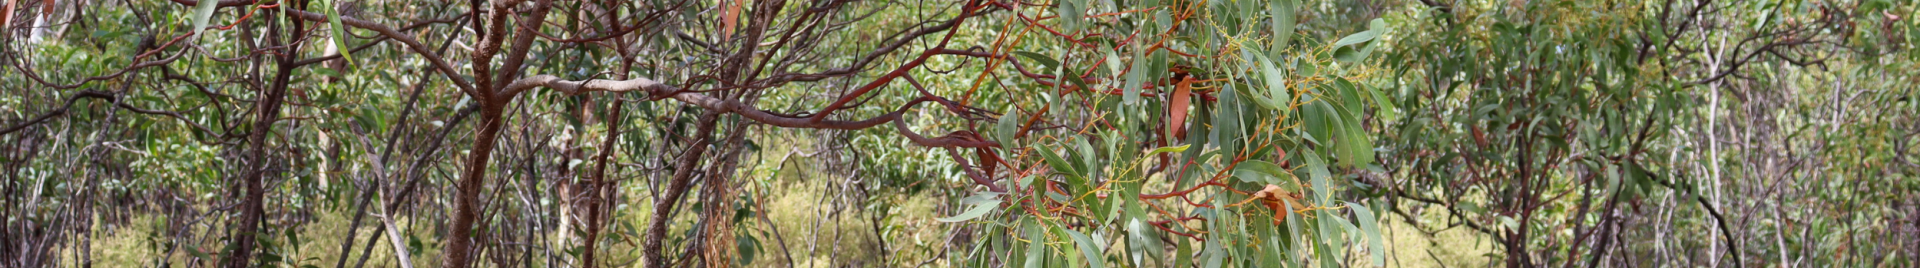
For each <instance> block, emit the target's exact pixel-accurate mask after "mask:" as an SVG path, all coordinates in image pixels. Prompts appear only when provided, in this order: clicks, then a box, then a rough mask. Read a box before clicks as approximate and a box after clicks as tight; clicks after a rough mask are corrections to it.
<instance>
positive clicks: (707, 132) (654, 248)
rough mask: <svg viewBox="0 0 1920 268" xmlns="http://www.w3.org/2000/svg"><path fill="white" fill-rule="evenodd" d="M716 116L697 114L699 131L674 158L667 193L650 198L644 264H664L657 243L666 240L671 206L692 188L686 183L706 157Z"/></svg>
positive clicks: (671, 219) (711, 113) (656, 265)
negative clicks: (649, 221)
mask: <svg viewBox="0 0 1920 268" xmlns="http://www.w3.org/2000/svg"><path fill="white" fill-rule="evenodd" d="M718 119H719V114H718V113H715V112H712V111H709V112H707V113H706V114H703V115H701V116H700V121H699V125H698V126H699V127H698V129H699V130H698V131H695V132H693V133H694V135H695V137H696V138H695V139H694V141H693V144H690V145H688V147H687V153H686V154H685V155H682V156H681V157H680V159H678V160H676V161H677V162H678V163H674V169H673V178H672V180H671V181H668V182H667V187H666V190H667V191H666V193H665V194H663V195H661V196H660V198H659V199H654V200H653V218H652V221H653V222H652V223H651V224H649V225H648V226H647V243H646V244H645V245H644V247H642V248H643V249H644V250H645V251H646V255H647V256H646V257H647V266H646V267H666V266H667V260H666V256H665V255H664V254H661V251H663V250H665V249H664V248H661V245H660V242H661V240H665V239H666V236H667V226H670V225H671V224H670V223H672V222H673V207H674V205H677V204H679V202H678V201H680V198H681V197H682V196H683V195H685V194H686V193H687V190H689V189H692V188H693V186H692V185H688V184H689V182H690V181H691V180H692V179H693V173H695V172H696V171H695V170H697V169H699V164H700V158H702V157H705V156H706V153H707V144H708V143H711V142H712V140H711V139H712V138H713V135H712V134H713V128H714V123H715V121H718Z"/></svg>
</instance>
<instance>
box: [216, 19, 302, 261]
mask: <svg viewBox="0 0 1920 268" xmlns="http://www.w3.org/2000/svg"><path fill="white" fill-rule="evenodd" d="M277 28H278V27H272V28H270V29H269V30H270V31H271V34H270V35H269V36H268V37H267V40H269V42H270V43H279V42H277V40H278V39H275V38H278V37H279V36H278V31H275V30H277ZM301 28H303V27H302V24H301V23H299V21H298V20H294V24H293V32H296V33H299V32H302V31H301V30H302V29H301ZM276 45H277V44H276ZM299 49H300V44H299V43H294V44H292V45H289V47H288V48H287V50H288V51H298V50H299ZM292 57H293V56H292V53H287V54H283V55H281V56H280V58H279V61H278V63H277V65H278V66H279V67H278V68H277V69H278V70H276V73H274V75H273V81H272V83H271V84H268V88H267V91H266V92H262V94H261V96H260V98H259V103H258V110H256V111H258V112H259V113H258V114H257V116H256V117H255V118H254V122H253V131H252V132H249V133H248V134H247V146H248V147H251V148H248V149H247V152H248V155H247V159H248V160H247V170H246V171H245V173H244V174H245V175H242V177H241V178H240V182H239V184H240V185H238V186H239V187H236V190H239V191H243V192H242V193H241V196H242V199H241V201H240V204H239V207H237V208H238V209H239V210H240V217H239V218H236V219H234V220H233V221H232V222H229V225H232V226H230V227H229V228H234V229H232V237H231V238H230V239H229V240H227V241H228V243H233V252H231V253H228V254H227V256H226V257H227V258H226V260H225V261H222V262H223V263H224V264H225V266H226V267H233V268H245V267H248V265H250V264H251V262H252V260H253V249H254V247H256V246H257V244H259V243H258V242H259V241H256V240H257V239H256V238H255V235H256V233H258V232H259V231H260V230H259V227H260V221H261V219H262V218H263V216H264V214H266V209H265V208H263V207H262V206H261V199H262V198H265V196H266V193H265V187H264V186H262V185H260V184H261V180H262V179H263V178H264V177H265V176H266V172H267V170H266V169H267V151H266V144H267V134H270V132H273V123H274V122H275V121H280V104H281V101H282V100H283V99H285V98H286V95H287V84H288V83H289V82H290V81H289V80H291V79H290V78H291V77H292V75H293V69H294V68H296V67H299V66H294V65H293V58H292Z"/></svg>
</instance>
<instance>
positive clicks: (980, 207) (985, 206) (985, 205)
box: [933, 199, 1000, 222]
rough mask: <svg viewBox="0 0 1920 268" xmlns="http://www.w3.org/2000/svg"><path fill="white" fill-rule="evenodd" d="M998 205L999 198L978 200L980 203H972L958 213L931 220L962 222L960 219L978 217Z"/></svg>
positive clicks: (991, 210)
mask: <svg viewBox="0 0 1920 268" xmlns="http://www.w3.org/2000/svg"><path fill="white" fill-rule="evenodd" d="M999 207H1000V200H998V199H994V200H987V201H982V202H980V204H976V205H973V207H970V208H967V211H965V212H960V215H954V216H953V217H946V218H934V219H933V220H936V221H940V222H962V221H967V220H972V219H974V218H979V217H980V216H981V215H987V212H993V209H995V208H999Z"/></svg>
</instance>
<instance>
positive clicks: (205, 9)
mask: <svg viewBox="0 0 1920 268" xmlns="http://www.w3.org/2000/svg"><path fill="white" fill-rule="evenodd" d="M219 7H220V1H213V0H207V1H200V3H199V4H196V5H193V35H194V38H199V37H200V34H201V33H204V32H205V31H206V29H207V21H208V20H212V19H213V10H214V9H218V8H219Z"/></svg>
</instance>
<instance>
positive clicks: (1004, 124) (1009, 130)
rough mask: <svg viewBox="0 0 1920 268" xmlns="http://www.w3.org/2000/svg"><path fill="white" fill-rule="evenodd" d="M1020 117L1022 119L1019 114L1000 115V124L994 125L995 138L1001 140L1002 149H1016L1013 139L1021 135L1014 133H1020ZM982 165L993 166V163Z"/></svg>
mask: <svg viewBox="0 0 1920 268" xmlns="http://www.w3.org/2000/svg"><path fill="white" fill-rule="evenodd" d="M1019 117H1020V116H1019V113H1015V112H1007V113H1006V114H1002V115H1000V122H999V123H998V124H995V125H994V132H995V133H994V136H995V138H999V139H1000V140H999V142H1000V146H1001V148H1007V149H1009V150H1011V149H1013V148H1014V147H1013V137H1015V136H1019V135H1015V133H1013V132H1015V131H1020V129H1019V127H1020V119H1019ZM981 164H982V165H992V164H993V163H981Z"/></svg>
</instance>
